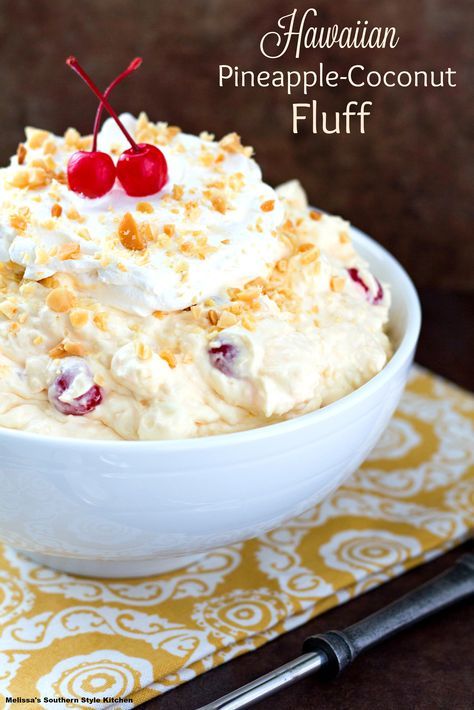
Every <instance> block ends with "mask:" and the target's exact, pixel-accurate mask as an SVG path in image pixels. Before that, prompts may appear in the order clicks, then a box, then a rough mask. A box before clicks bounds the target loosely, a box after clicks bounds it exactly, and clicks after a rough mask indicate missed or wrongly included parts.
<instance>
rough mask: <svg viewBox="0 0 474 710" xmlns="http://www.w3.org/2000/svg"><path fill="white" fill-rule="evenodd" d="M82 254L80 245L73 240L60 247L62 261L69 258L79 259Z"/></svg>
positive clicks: (59, 255)
mask: <svg viewBox="0 0 474 710" xmlns="http://www.w3.org/2000/svg"><path fill="white" fill-rule="evenodd" d="M80 255H81V247H80V245H79V244H74V243H73V242H68V243H67V244H61V246H60V247H59V248H58V259H59V260H60V261H67V260H69V259H79V257H80Z"/></svg>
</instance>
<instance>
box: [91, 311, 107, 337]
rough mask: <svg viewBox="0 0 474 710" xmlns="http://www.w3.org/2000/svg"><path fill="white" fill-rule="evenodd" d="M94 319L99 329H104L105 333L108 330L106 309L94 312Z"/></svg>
mask: <svg viewBox="0 0 474 710" xmlns="http://www.w3.org/2000/svg"><path fill="white" fill-rule="evenodd" d="M92 320H93V321H94V324H95V325H96V326H97V328H98V329H99V330H102V331H104V333H106V332H107V320H108V318H107V313H105V312H104V311H99V312H98V313H95V314H94V318H93V319H92Z"/></svg>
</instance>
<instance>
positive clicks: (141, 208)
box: [137, 202, 155, 214]
mask: <svg viewBox="0 0 474 710" xmlns="http://www.w3.org/2000/svg"><path fill="white" fill-rule="evenodd" d="M137 211H138V212H145V213H146V214H152V213H153V212H154V211H155V208H154V207H153V205H152V204H151V203H150V202H137Z"/></svg>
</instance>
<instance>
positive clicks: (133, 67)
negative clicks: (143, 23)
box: [92, 57, 142, 151]
mask: <svg viewBox="0 0 474 710" xmlns="http://www.w3.org/2000/svg"><path fill="white" fill-rule="evenodd" d="M141 63H142V58H141V57H135V59H134V60H133V61H131V62H130V64H129V65H128V67H127V68H126V69H125V70H124V71H123V72H122V73H121V74H119V75H118V76H117V77H115V79H114V80H113V81H112V82H111V83H110V84H109V85H108V87H107V88H106V90H105V91H104V98H105V99H108V98H109V95H110V92H111V91H112V90H113V89H115V87H116V86H117V84H120V82H121V81H122V80H123V79H125V78H126V77H127V76H128V75H129V74H131V73H132V72H134V71H135V70H136V69H138V67H139V66H140V65H141ZM103 110H104V104H103V103H102V101H101V102H100V104H99V106H98V108H97V112H96V114H95V121H94V139H93V142H92V150H93V151H96V150H97V134H98V132H99V127H100V122H101V119H102V112H103Z"/></svg>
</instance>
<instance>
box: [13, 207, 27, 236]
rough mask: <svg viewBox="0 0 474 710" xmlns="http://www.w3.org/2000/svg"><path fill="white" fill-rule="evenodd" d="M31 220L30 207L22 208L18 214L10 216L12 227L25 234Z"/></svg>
mask: <svg viewBox="0 0 474 710" xmlns="http://www.w3.org/2000/svg"><path fill="white" fill-rule="evenodd" d="M29 219H30V210H29V209H28V207H21V208H20V209H19V210H18V212H15V214H12V215H10V225H11V226H12V227H13V229H16V230H17V231H18V232H24V231H25V229H26V228H27V226H28V222H29Z"/></svg>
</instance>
